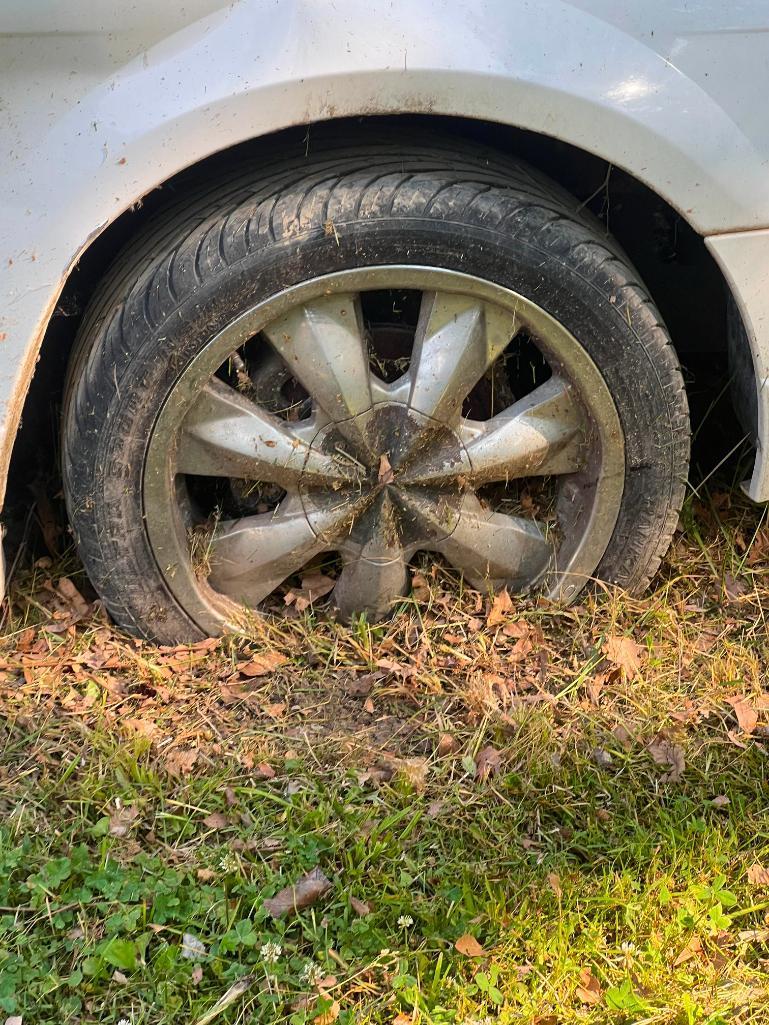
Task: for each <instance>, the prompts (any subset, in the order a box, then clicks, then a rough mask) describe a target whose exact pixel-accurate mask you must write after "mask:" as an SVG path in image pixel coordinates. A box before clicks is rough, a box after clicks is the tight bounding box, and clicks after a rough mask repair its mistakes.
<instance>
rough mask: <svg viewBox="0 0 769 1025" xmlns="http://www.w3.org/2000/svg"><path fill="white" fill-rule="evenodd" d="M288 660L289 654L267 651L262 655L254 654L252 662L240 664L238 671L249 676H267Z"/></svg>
mask: <svg viewBox="0 0 769 1025" xmlns="http://www.w3.org/2000/svg"><path fill="white" fill-rule="evenodd" d="M286 662H288V655H283V654H282V653H281V652H279V651H265V652H262V653H261V654H260V655H254V657H253V658H252V659H251V661H250V662H246V663H245V664H241V665H239V666H238V672H239V673H240V674H241V675H242V676H248V677H249V678H253V677H255V676H266V675H267V674H268V673H271V672H273V670H275V669H277V668H278V666H282V665H284V664H285V663H286Z"/></svg>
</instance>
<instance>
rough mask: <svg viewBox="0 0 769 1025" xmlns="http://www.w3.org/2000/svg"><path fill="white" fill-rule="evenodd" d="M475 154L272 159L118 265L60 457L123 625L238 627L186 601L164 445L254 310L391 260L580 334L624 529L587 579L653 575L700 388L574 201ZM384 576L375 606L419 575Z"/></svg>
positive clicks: (205, 194) (525, 169)
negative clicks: (165, 538)
mask: <svg viewBox="0 0 769 1025" xmlns="http://www.w3.org/2000/svg"><path fill="white" fill-rule="evenodd" d="M462 146H463V147H464V148H461V149H460V148H458V147H457V145H456V143H455V142H453V141H452V140H450V139H447V138H441V137H436V138H435V139H432V140H429V141H428V142H426V143H425V142H424V141H420V142H416V141H411V142H407V143H404V142H403V141H398V142H395V143H387V142H382V141H378V140H374V139H367V138H366V137H365V136H364V137H363V141H361V142H358V143H356V144H355V145H349V144H348V143H347V142H346V141H344V140H339V141H336V142H334V141H328V142H326V143H324V144H323V147H322V148H320V149H318V150H312V151H311V152H310V153H309V155H307V156H305V155H304V153H301V154H300V155H297V156H291V155H288V156H287V155H285V154H283V153H280V152H277V151H276V152H275V153H273V154H272V156H269V157H265V156H262V158H261V159H260V161H259V163H258V165H257V164H253V165H247V166H243V167H241V168H240V169H239V170H238V171H237V172H233V173H232V174H231V175H229V176H228V177H227V178H224V179H220V180H216V181H209V182H205V183H204V184H202V185H200V186H199V187H197V188H196V189H193V190H192V191H191V192H190V193H189V194H185V195H184V196H183V197H182V199H181V200H179V201H177V202H176V203H175V205H174V207H173V208H171V209H169V210H167V211H166V212H165V213H163V214H162V215H160V216H159V217H157V218H156V219H155V221H154V222H153V223H151V224H150V225H148V226H147V227H146V228H145V229H144V231H143V234H142V235H141V237H138V238H135V239H133V240H132V241H131V242H130V244H129V246H128V247H127V249H126V250H125V251H124V252H123V253H122V254H121V256H120V257H119V259H118V260H117V262H116V263H115V265H114V267H113V268H112V269H111V270H110V271H109V272H108V273H107V275H106V276H105V278H104V280H103V281H102V283H101V285H100V287H99V290H98V293H97V294H96V295H95V296H94V298H93V300H92V302H91V304H90V306H89V308H88V310H87V312H86V315H85V317H84V320H83V323H82V326H81V329H80V332H79V336H78V340H77V344H76V349H75V352H74V354H73V357H72V361H71V366H70V372H69V376H68V382H67V385H66V395H65V403H64V412H63V444H62V450H63V464H62V465H63V477H64V489H65V495H66V501H67V507H68V511H69V517H70V521H71V524H72V528H73V531H74V535H75V538H76V542H77V548H78V552H79V554H80V557H81V558H82V561H83V564H84V566H85V569H86V571H87V573H88V575H89V577H90V579H91V581H92V583H93V585H94V587H95V589H96V590H97V592H98V593H99V594H100V596H101V597H102V599H103V601H104V603H105V605H106V608H107V609H108V611H109V612H110V614H111V615H112V616H113V617H114V619H115V621H116V622H117V623H118V624H119V625H120V626H121V627H124V628H125V629H126V630H128V631H129V632H131V633H133V634H136V635H139V636H142V637H147V638H152V639H154V640H156V641H160V642H162V643H167V644H173V643H179V642H183V641H185V642H186V641H194V640H196V639H199V638H201V637H203V636H205V635H206V634H208V633H214V632H217V631H221V630H226V629H231V628H233V623H234V620H233V617H232V616H228V615H227V614H226V612H224V613H221V614H220V613H219V612H217V611H216V610H214V612H212V614H211V615H208V613H207V612H206V611H205V609H204V607H203V605H201V604H200V603H198V601H197V599H195V600H191V599H190V600H188V599H187V598H185V593H186V592H185V590H184V588H183V587H182V585H181V583H179V580H180V577H179V575H178V570H177V569H176V568H174V567H169V565H164V564H163V561H164V556H163V554H162V549H159V547H158V544H157V543H156V542H153V540H152V536H151V530H150V527H149V526H148V514H147V490H146V489H147V474H148V460H149V457H150V452H151V445H152V443H153V442H152V439H153V437H154V436H155V433H154V432H157V430H158V427H157V425H158V423H159V422H160V421H161V419H162V416H163V415H164V413H163V411H164V409H166V408H167V407H168V404H169V402H170V401H171V400H170V396H172V395H174V394H175V392H174V389H175V388H177V387H178V386H179V381H181V380H182V379H183V378H184V375H185V373H187V372H188V368H190V367H191V366H192V365H193V364H194V363H195V361H196V359H199V358H200V357H201V354H202V353H204V352H205V351H206V347H207V346H209V345H210V344H211V340H212V338H214V337H217V336H218V335H219V334H221V333H222V332H224V331H225V329H227V330H230V329H231V326H232V325H233V324H234V323H236V322H237V321H238V318H242V317H244V316H245V315H246V313H247V311H249V310H251V309H252V308H254V306H255V304H257V305H258V304H259V303H262V302H267V301H272V299H273V298H274V297H276V296H279V295H281V294H283V293H284V292H285V291H286V290H287V289H291V288H299V287H300V286H301V287H304V286H305V285H306V283H308V282H313V281H316V280H319V279H321V278H324V277H328V276H333V275H340V274H346V273H353V272H356V273H357V272H358V271H361V272H362V271H364V270H367V269H371V268H374V269H375V268H378V267H383V266H394V265H397V266H398V267H400V268H402V269H404V270H402V274H407V272H408V268H410V267H413V268H423V269H424V268H428V269H430V268H432V269H435V271H436V273H439V274H440V273H445V274H453V275H455V276H457V280H460V277H459V276H461V275H464V276H466V278H467V280H468V281H478V282H480V283H481V285H480V286H479V287H486V286H485V285H484V284H483V283H487V284H488V288H489V289H492V288H496V289H498V290H504V294H505V295H506V294H508V293H509V294H511V295H515V296H519V297H522V299H521V301H522V302H525V303H527V304H529V306H530V307H531V309H532V310H534V311H535V312H536V311H537V310H538V311H541V314H542V318H545V320H547V323H550V322H551V321H552V322H554V323H555V324H556V326H558V325H560V326H561V328H562V329H563V337H564V338H566V337H568V338H571V339H573V340H575V344H574V346H573V347H574V348H575V350H576V349H578V350H579V353H577V355H578V356H579V359H583V357H584V356H586V357H587V361H586V364H585V365H586V366H587V364H588V363H589V364H590V366H592V367H593V368H595V369H597V373H598V375H599V377H600V381H601V382H602V384H601V389H602V390H605V391H606V392H607V394H608V395H609V396H610V398H611V403H612V404H613V409H614V411H615V412H616V418H615V420H614V421H612V422H616V423H617V424H618V425H619V429H618V430H616V429H615V431H614V433H615V435H616V437H615V438H614V439H613V441H612V442H611V444H613V445H615V446H617V445H619V446H620V447H621V458H622V469H621V480H620V482H619V485H618V490H617V488H616V487H615V493H616V496H617V497H616V508H615V509H614V511H613V512H612V514H611V515H612V519H611V523H610V524H609V527H610V529H608V528H606V524H604V529H605V534H606V536H605V537H604V540H603V541H601V542H600V543H601V551H600V552H597V553H594V557H593V559H592V563H591V565H590V566H588V567H587V569H586V570H585V568H584V567H583V570H585V571H584V572H583V578H584V579H581V581H580V585H579V586H582V583H584V582H585V581H586V580H587V579H588V578H590V577H596V578H598V579H601V580H605V581H608V582H610V583H612V584H618V585H620V586H622V587H624V588H627V589H628V590H631V591H634V592H637V591H640V590H641V589H643V588H644V587H645V586H646V585H647V584H648V583H649V581H650V579H651V578H652V577H653V575H654V574H655V572H656V571H657V569H658V567H659V565H660V560H661V558H662V556H663V555H664V553H665V551H666V549H667V547H668V545H669V543H670V540H671V537H672V534H673V531H674V529H675V526H676V523H677V518H678V513H679V510H680V507H681V504H682V501H683V497H684V489H685V481H686V476H687V469H688V457H689V418H688V407H687V401H686V394H685V391H684V385H683V381H682V377H681V373H680V369H679V365H678V360H677V358H676V354H675V351H674V349H673V347H672V345H671V342H670V338H669V336H668V333H667V331H666V329H665V326H664V324H663V323H662V319H661V317H660V314H659V312H658V311H657V309H656V307H655V305H654V303H653V301H652V300H651V298H650V297H649V295H648V294H647V292H646V289H645V288H644V286H643V284H642V282H641V281H640V278H639V275H638V273H637V272H636V271H635V270H634V268H633V267H632V266H631V265H630V263H629V262H628V260H627V258H626V257H625V256H624V254H623V253H622V251H621V250H620V248H619V247H618V245H617V244H616V242H615V241H614V240H612V239H611V238H610V237H608V236H607V234H606V232H605V230H604V228H603V226H602V225H601V224H599V223H598V222H597V221H595V220H594V219H592V218H591V217H590V216H588V215H586V213H585V212H584V211H581V210H579V209H578V204H577V203H576V201H575V200H574V199H573V198H572V197H571V196H569V195H568V194H566V193H564V192H563V191H562V190H561V189H560V188H559V187H558V186H557V185H555V184H554V183H553V182H551V181H549V180H548V179H546V178H545V177H544V176H542V175H541V174H539V173H538V172H536V171H535V170H533V169H532V168H531V167H529V166H527V165H526V164H524V163H523V162H521V161H519V160H515V159H511V158H507V157H505V156H501V155H499V154H498V153H496V152H493V151H489V150H485V149H484V150H480V149H473V148H467V144H465V143H463V144H462ZM420 273H421V272H420ZM329 280H330V278H329ZM372 280H373V279H372ZM399 280H400V279H399ZM403 280H404V281H406V284H407V283H408V282H407V280H406V278H403ZM424 280H428V279H427V278H425V279H424ZM440 280H443V279H442V278H441V279H440ZM462 280H464V279H462ZM451 287H453V286H451ZM404 294H405V293H404ZM489 294H491V293H489ZM500 295H503V291H500ZM484 301H485V300H484ZM501 301H502V302H503V303H504V301H506V300H504V299H503V300H501ZM527 308H528V307H527ZM488 316H491V314H490V313H489V314H488ZM532 316H534V313H532ZM536 316H539V313H537V314H536ZM545 320H543V321H542V322H543V323H544V322H545ZM249 344H251V343H250V342H249ZM555 363H556V364H557V363H558V359H557V358H556V360H555ZM591 373H592V371H591ZM586 380H593V379H592V378H589V377H588V378H586ZM603 385H605V389H603ZM596 387H598V385H596ZM591 390H594V389H592V386H590V387H588V388H587V391H588V392H590V391H591ZM583 399H584V401H585V402H587V403H589V402H590V401H592V400H591V398H590V395H586V396H583ZM580 401H582V400H580ZM586 416H587V420H588V421H590V414H586ZM607 416H608V413H607ZM611 416H612V417H613V416H615V413H614V412H612V413H611ZM591 430H592V428H591ZM607 430H608V428H607ZM169 444H170V445H173V444H174V443H173V442H169ZM462 444H464V442H463V443H462ZM607 444H608V442H607ZM460 447H461V445H460ZM618 451H619V450H618ZM463 458H464V457H463ZM380 484H381V481H380ZM572 491H574V489H572ZM303 501H304V499H303ZM452 501H453V499H452ZM559 501H562V498H561V499H559ZM607 522H608V521H607ZM161 526H162V524H161ZM158 529H160V528H158ZM313 529H315V528H314V527H313ZM420 538H421V535H420ZM414 543H415V544H416V543H417V542H414ZM436 544H437V542H436ZM425 545H426V546H427V547H429V543H428V542H425ZM412 547H413V546H412ZM159 550H160V551H161V554H160V555H159V554H158V552H159ZM436 550H440V548H436ZM397 572H398V573H401V574H402V572H403V571H402V570H401V569H399V570H398V571H397ZM175 574H177V575H176V576H175ZM496 583H497V586H498V585H499V580H497V582H496ZM355 586H357V585H356V584H353V591H354V590H355ZM377 587H378V588H379V590H378V591H377V594H376V595H375V596H374V597H372V599H371V602H372V607H373V608H374V609H375V611H376V614H380V613H381V612H382V611H383V610H384V606H385V605H386V604H387V601H388V600H389V601H391V600H392V597H393V595H397V594H400V593H403V590H404V587H405V585H404V584H403V583H398V584H397V585H395V584H392V583H388V582H387V581H384V582H382V581H379V582H378V583H377V584H376V587H375V588H374V589H375V590H376V588H377ZM393 588H394V590H393ZM388 589H389V590H388ZM578 590H579V587H574V588H572V590H571V592H570V593H569V594H567V595H566V597H567V598H568V599H571V598H573V596H574V594H576V593H577V591H578ZM562 597H563V595H562ZM348 598H349V596H348ZM209 599H210V595H209V598H208V599H206V600H207V601H209ZM349 601H353V602H354V601H355V599H354V598H349V600H348V604H349ZM377 602H379V604H377ZM382 603H383V604H382ZM209 604H211V602H210V601H209ZM235 604H237V603H235ZM380 606H381V607H380ZM207 607H208V606H206V608H207ZM212 607H213V606H212ZM201 609H203V611H201ZM236 618H237V617H235V619H236ZM237 625H238V623H237V622H235V626H237Z"/></svg>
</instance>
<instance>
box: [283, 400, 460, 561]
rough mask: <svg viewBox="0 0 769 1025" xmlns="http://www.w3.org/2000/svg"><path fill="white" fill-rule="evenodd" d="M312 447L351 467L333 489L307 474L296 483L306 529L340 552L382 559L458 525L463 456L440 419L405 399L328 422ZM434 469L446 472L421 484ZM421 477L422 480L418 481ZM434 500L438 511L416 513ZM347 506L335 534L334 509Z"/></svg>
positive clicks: (427, 542) (434, 540) (424, 544)
mask: <svg viewBox="0 0 769 1025" xmlns="http://www.w3.org/2000/svg"><path fill="white" fill-rule="evenodd" d="M311 448H312V449H314V450H316V451H320V452H322V453H323V454H324V455H328V456H331V457H332V458H334V459H335V460H337V461H338V462H340V463H341V464H342V465H345V466H346V467H347V468H348V470H349V471H351V472H352V477H351V479H350V481H349V482H347V481H345V482H344V483H340V485H339V486H338V487H337V488H336V489H333V488H328V487H318V486H317V484H315V483H313V482H312V480H311V479H310V478H309V477H307V478H304V479H302V481H301V482H300V494H301V498H302V504H303V507H304V512H305V515H306V517H307V520H308V522H309V524H310V526H311V528H312V530H313V531H314V533H315V534H316V535H317V536H318V537H319V538H320V539H321V540H323V541H324V542H326V543H328V544H329V545H333V546H334V547H335V548H337V549H338V550H340V551H346V552H347V553H349V554H352V555H354V556H355V557H357V558H362V559H366V560H367V561H371V562H377V563H382V562H383V561H389V560H390V559H391V558H394V557H395V553H396V552H397V553H401V552H403V551H406V552H407V553H411V552H414V551H416V550H417V549H420V548H430V547H432V546H434V545H435V544H437V543H438V542H440V541H441V540H443V539H444V538H446V537H448V535H449V534H451V532H452V531H453V530H454V528H455V527H456V525H457V521H458V519H459V512H460V505H461V500H462V492H463V490H464V488H463V471H464V470H466V468H467V467H468V466H469V460H468V457H467V453H466V451H465V448H464V445H463V444H462V442H461V441H460V439H459V437H458V436H457V434H456V432H455V431H453V430H452V429H451V428H450V427H448V426H447V425H446V424H443V423H440V422H439V421H437V420H433V419H431V418H430V417H427V416H424V415H422V414H421V413H417V412H416V411H415V410H413V409H410V408H409V407H408V406H406V405H404V404H403V403H399V402H383V403H378V404H377V405H375V406H373V407H372V408H371V409H370V410H367V411H366V412H365V413H360V414H359V415H358V416H356V417H353V418H352V419H350V420H346V421H344V422H342V423H333V424H328V425H327V426H326V427H324V428H322V429H321V430H320V431H319V432H318V434H317V435H316V436H315V438H314V440H313V442H312V445H311ZM436 467H440V469H441V470H442V471H445V477H444V476H443V475H442V480H441V484H440V485H435V484H434V483H427V481H426V478H429V477H431V476H435V469H436ZM423 478H424V479H425V483H420V480H421V479H423ZM436 503H437V506H438V508H439V515H438V516H435V515H434V514H432V515H430V516H425V515H423V514H422V512H421V510H422V508H423V507H425V506H426V505H429V506H430V508H431V509H433V510H434V509H435V507H436ZM345 511H347V512H348V513H349V516H348V517H346V518H344V524H345V526H344V530H343V531H340V529H339V514H340V512H342V513H344V512H345ZM329 524H334V526H333V528H330V527H329ZM332 531H333V533H332ZM364 548H365V551H364Z"/></svg>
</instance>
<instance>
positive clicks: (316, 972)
mask: <svg viewBox="0 0 769 1025" xmlns="http://www.w3.org/2000/svg"><path fill="white" fill-rule="evenodd" d="M299 978H300V979H301V980H302V982H303V983H305V985H307V986H317V985H318V983H319V982H320V981H321V979H323V978H324V975H323V969H322V968H321V966H320V965H319V964H316V962H315V961H308V962H307V964H306V965H305V966H304V968H303V969H302V974H301V975H300V976H299Z"/></svg>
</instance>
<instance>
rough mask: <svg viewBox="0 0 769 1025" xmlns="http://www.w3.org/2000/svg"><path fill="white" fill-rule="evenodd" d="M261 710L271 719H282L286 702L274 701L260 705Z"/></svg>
mask: <svg viewBox="0 0 769 1025" xmlns="http://www.w3.org/2000/svg"><path fill="white" fill-rule="evenodd" d="M262 710H263V711H264V712H265V714H267V715H269V717H270V718H271V719H282V718H283V716H284V715H285V714H286V704H285V702H284V701H274V702H272V703H271V704H267V705H262Z"/></svg>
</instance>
